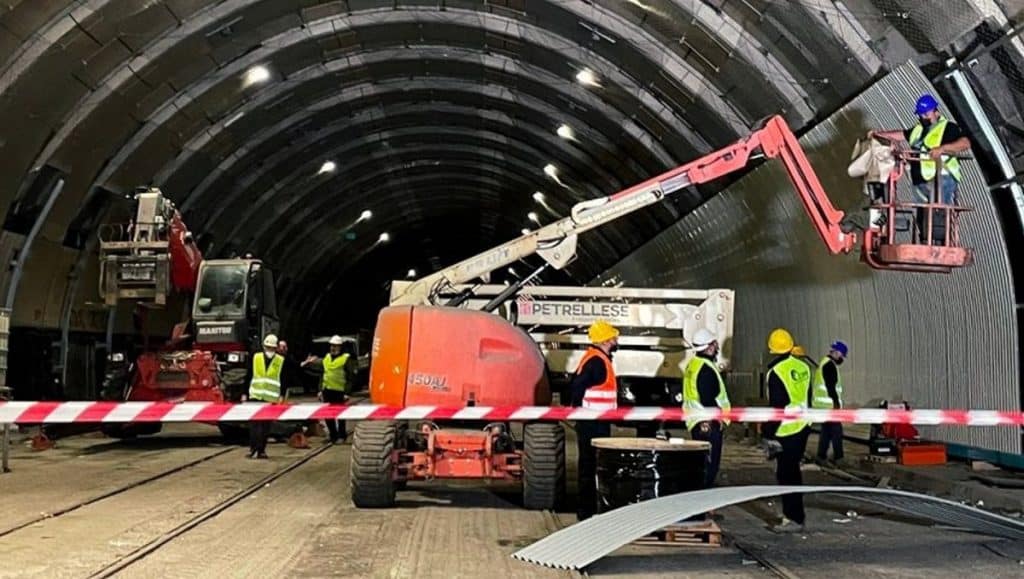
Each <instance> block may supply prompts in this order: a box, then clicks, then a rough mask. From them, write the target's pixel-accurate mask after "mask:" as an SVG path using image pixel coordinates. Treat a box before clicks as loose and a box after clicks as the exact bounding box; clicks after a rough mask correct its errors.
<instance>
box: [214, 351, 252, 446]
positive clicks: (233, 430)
mask: <svg viewBox="0 0 1024 579" xmlns="http://www.w3.org/2000/svg"><path fill="white" fill-rule="evenodd" d="M246 376H247V372H246V370H245V368H231V369H229V370H226V371H224V373H223V374H221V377H220V379H221V390H222V391H223V392H224V398H225V399H226V401H227V402H238V401H239V400H241V398H238V396H239V395H240V394H241V393H242V392H245V391H246V388H245V378H246ZM217 428H218V429H220V434H221V436H223V437H224V442H225V443H226V444H231V445H242V444H248V443H249V424H248V423H246V422H218V423H217Z"/></svg>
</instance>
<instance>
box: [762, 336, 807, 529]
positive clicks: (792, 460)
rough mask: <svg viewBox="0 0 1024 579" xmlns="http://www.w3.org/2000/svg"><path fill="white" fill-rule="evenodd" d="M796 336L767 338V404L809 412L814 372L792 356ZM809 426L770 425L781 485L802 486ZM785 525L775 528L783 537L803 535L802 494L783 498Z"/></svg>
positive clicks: (798, 423) (796, 423)
mask: <svg viewBox="0 0 1024 579" xmlns="http://www.w3.org/2000/svg"><path fill="white" fill-rule="evenodd" d="M793 345H794V344H793V336H792V335H791V334H790V333H789V332H788V331H786V330H784V329H781V328H779V329H776V330H774V331H772V333H771V335H769V336H768V351H769V352H770V353H771V354H772V355H773V356H774V358H772V360H771V362H770V363H769V364H768V369H767V373H766V375H767V382H768V384H767V385H768V404H769V405H770V406H771V407H773V408H785V409H807V407H808V395H809V391H810V386H811V369H810V368H809V367H808V366H807V364H806V363H804V362H803V361H801V360H800V359H799V358H796V357H794V356H793V354H792V351H793ZM809 426H810V423H809V422H807V421H806V420H783V421H781V422H767V423H765V425H764V430H763V434H764V438H765V440H767V441H768V444H769V447H770V448H773V449H774V450H775V455H776V460H777V463H776V469H775V479H776V481H777V482H778V484H780V485H801V484H803V477H802V476H801V474H800V461H801V460H802V459H803V456H804V450H805V449H806V448H807V437H808V434H809V433H810V428H809ZM782 514H783V517H782V522H781V523H779V524H778V525H775V526H774V527H772V530H773V531H776V532H780V533H792V532H803V530H804V523H805V518H806V517H805V514H804V500H803V495H801V494H800V493H793V494H787V495H783V496H782Z"/></svg>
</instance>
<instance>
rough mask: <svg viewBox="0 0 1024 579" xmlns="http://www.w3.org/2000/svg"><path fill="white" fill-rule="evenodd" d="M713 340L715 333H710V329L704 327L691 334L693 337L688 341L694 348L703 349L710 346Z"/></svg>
mask: <svg viewBox="0 0 1024 579" xmlns="http://www.w3.org/2000/svg"><path fill="white" fill-rule="evenodd" d="M714 341H715V335H714V334H712V333H711V331H710V330H708V329H706V328H701V329H699V330H697V331H696V332H695V333H694V334H693V339H692V340H690V343H691V344H693V347H694V348H697V349H698V350H703V349H704V348H707V347H708V346H710V345H711V342H714Z"/></svg>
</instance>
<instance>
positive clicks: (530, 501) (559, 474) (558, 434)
mask: <svg viewBox="0 0 1024 579" xmlns="http://www.w3.org/2000/svg"><path fill="white" fill-rule="evenodd" d="M564 496H565V430H564V429H563V428H562V425H561V424H558V423H554V424H551V423H536V424H527V425H526V426H525V427H524V428H523V506H524V507H526V508H527V509H531V510H535V511H542V510H555V509H557V508H558V506H559V505H560V504H561V503H562V499H563V497H564Z"/></svg>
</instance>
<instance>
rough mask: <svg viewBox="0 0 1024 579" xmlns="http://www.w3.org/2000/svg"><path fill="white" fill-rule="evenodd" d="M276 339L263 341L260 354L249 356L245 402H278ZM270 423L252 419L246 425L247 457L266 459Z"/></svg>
mask: <svg viewBox="0 0 1024 579" xmlns="http://www.w3.org/2000/svg"><path fill="white" fill-rule="evenodd" d="M277 347H278V343H277V336H275V335H274V334H267V336H266V337H265V338H263V352H261V353H259V354H256V355H255V356H253V357H252V380H251V381H250V382H249V394H248V396H247V400H248V401H249V402H258V403H270V404H278V403H280V402H281V369H282V368H283V367H284V357H283V356H281V355H279V354H278V353H277ZM269 435H270V422H268V421H266V420H253V421H250V423H249V458H267V437H268V436H269Z"/></svg>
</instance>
